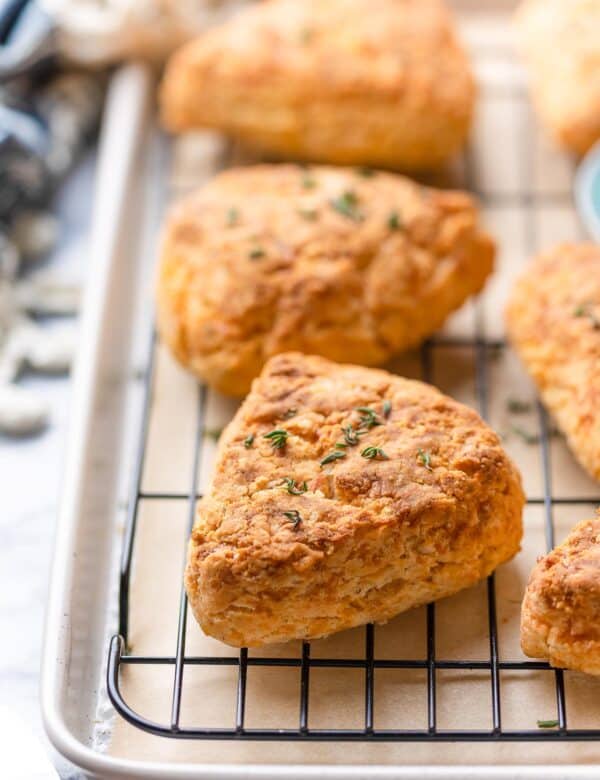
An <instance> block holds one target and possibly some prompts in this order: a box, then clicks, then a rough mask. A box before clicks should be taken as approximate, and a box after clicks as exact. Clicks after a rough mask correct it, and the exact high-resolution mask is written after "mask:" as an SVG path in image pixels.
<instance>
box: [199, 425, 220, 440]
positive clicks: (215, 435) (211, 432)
mask: <svg viewBox="0 0 600 780" xmlns="http://www.w3.org/2000/svg"><path fill="white" fill-rule="evenodd" d="M202 433H203V434H204V435H205V436H208V437H209V439H213V441H218V440H219V437H220V436H221V434H222V433H223V428H204V430H203V431H202Z"/></svg>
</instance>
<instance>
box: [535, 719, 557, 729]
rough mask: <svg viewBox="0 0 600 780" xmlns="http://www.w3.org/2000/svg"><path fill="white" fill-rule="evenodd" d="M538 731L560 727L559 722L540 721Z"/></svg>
mask: <svg viewBox="0 0 600 780" xmlns="http://www.w3.org/2000/svg"><path fill="white" fill-rule="evenodd" d="M537 725H538V729H553V728H556V726H558V721H557V720H538V722H537Z"/></svg>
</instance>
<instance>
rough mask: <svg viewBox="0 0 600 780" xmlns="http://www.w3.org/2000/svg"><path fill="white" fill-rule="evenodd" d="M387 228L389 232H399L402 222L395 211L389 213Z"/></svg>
mask: <svg viewBox="0 0 600 780" xmlns="http://www.w3.org/2000/svg"><path fill="white" fill-rule="evenodd" d="M387 226H388V228H389V229H390V230H400V228H401V227H402V220H401V219H400V214H398V212H397V211H391V212H390V214H389V215H388V219H387Z"/></svg>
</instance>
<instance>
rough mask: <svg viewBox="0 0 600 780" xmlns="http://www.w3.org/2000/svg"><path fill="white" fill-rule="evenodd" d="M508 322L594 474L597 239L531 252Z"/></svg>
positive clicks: (599, 418)
mask: <svg viewBox="0 0 600 780" xmlns="http://www.w3.org/2000/svg"><path fill="white" fill-rule="evenodd" d="M506 324H507V328H508V334H509V337H510V340H511V342H512V344H513V346H514V347H515V349H516V350H517V352H518V353H519V355H520V357H521V359H522V361H523V363H524V365H525V368H526V369H527V371H528V372H529V374H530V375H531V376H532V377H533V379H534V381H535V382H536V384H537V386H538V389H539V391H540V394H541V396H542V399H543V401H544V403H545V405H546V406H547V407H548V409H549V411H550V412H551V413H552V414H553V415H554V417H555V419H556V421H557V423H558V425H559V427H560V429H561V430H562V431H563V433H564V434H565V436H566V438H567V442H568V444H569V446H570V447H571V449H572V451H573V454H574V455H575V457H576V458H577V460H578V461H579V462H580V463H581V465H582V466H583V467H584V468H586V469H587V471H588V472H589V473H590V474H591V476H592V477H594V478H595V479H598V480H600V247H598V246H595V245H594V244H562V245H560V246H558V247H556V248H554V249H552V250H551V251H549V252H546V253H544V254H542V255H540V256H539V257H537V258H536V259H535V260H533V261H532V262H531V263H530V264H529V266H528V268H527V271H526V272H525V273H524V274H523V276H522V277H521V278H520V279H519V280H518V281H517V283H516V285H515V287H514V289H513V290H512V293H511V295H510V298H509V302H508V307H507V310H506Z"/></svg>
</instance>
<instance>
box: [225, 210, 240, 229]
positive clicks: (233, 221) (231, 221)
mask: <svg viewBox="0 0 600 780" xmlns="http://www.w3.org/2000/svg"><path fill="white" fill-rule="evenodd" d="M239 219H240V212H239V209H236V208H235V207H232V208H230V209H228V211H227V221H226V224H227V227H233V226H234V225H237V223H238V222H239Z"/></svg>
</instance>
